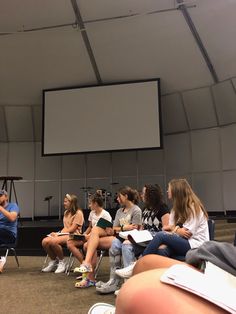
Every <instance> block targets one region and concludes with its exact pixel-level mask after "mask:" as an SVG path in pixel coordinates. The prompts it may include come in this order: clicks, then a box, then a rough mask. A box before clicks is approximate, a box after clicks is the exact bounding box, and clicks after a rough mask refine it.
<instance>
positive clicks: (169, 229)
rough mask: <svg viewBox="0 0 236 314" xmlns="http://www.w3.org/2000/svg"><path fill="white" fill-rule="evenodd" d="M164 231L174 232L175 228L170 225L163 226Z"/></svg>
mask: <svg viewBox="0 0 236 314" xmlns="http://www.w3.org/2000/svg"><path fill="white" fill-rule="evenodd" d="M162 230H163V231H172V230H173V226H170V225H166V226H163V227H162Z"/></svg>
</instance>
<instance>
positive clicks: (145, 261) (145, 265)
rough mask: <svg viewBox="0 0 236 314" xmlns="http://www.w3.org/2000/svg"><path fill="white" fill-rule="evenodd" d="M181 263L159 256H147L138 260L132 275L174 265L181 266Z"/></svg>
mask: <svg viewBox="0 0 236 314" xmlns="http://www.w3.org/2000/svg"><path fill="white" fill-rule="evenodd" d="M182 263H183V262H181V261H177V260H175V259H173V258H169V257H164V256H160V255H154V254H149V255H145V256H143V257H142V258H140V259H139V260H138V261H137V263H136V265H135V267H134V271H133V274H134V275H135V274H139V273H141V272H144V271H146V270H151V269H156V268H168V267H170V266H172V265H175V264H182Z"/></svg>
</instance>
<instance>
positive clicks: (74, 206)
mask: <svg viewBox="0 0 236 314" xmlns="http://www.w3.org/2000/svg"><path fill="white" fill-rule="evenodd" d="M65 197H66V198H67V199H68V201H69V202H70V208H69V209H67V210H66V211H65V216H67V215H69V214H71V215H72V216H73V215H75V214H76V212H77V210H81V211H82V209H81V208H80V207H79V205H78V198H77V196H76V195H74V194H66V195H65Z"/></svg>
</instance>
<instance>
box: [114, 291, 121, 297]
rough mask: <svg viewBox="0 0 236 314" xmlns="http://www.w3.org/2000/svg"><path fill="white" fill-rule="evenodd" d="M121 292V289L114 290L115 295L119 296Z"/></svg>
mask: <svg viewBox="0 0 236 314" xmlns="http://www.w3.org/2000/svg"><path fill="white" fill-rule="evenodd" d="M119 292H120V289H118V290H116V291H115V292H114V295H115V296H116V297H117V296H118V294H119Z"/></svg>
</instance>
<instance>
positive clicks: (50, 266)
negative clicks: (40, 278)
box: [42, 259, 58, 273]
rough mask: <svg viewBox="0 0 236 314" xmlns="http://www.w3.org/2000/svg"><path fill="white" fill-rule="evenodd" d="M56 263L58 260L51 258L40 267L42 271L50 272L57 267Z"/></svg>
mask: <svg viewBox="0 0 236 314" xmlns="http://www.w3.org/2000/svg"><path fill="white" fill-rule="evenodd" d="M57 264H58V260H56V259H55V260H51V261H50V262H49V263H48V266H46V267H44V268H43V269H42V272H44V273H50V272H53V271H55V270H56V269H57Z"/></svg>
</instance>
